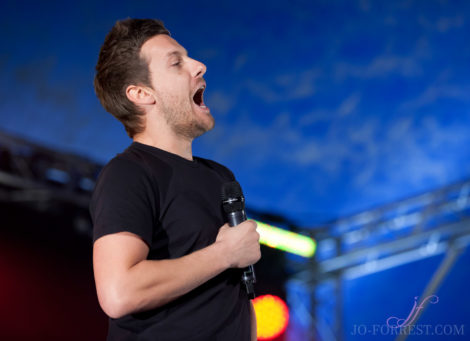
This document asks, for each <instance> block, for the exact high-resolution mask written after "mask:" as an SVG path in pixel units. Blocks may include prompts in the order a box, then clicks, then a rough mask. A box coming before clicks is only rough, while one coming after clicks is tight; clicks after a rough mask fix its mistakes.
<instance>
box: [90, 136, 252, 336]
mask: <svg viewBox="0 0 470 341" xmlns="http://www.w3.org/2000/svg"><path fill="white" fill-rule="evenodd" d="M233 180H234V177H233V174H232V173H231V172H230V171H229V170H228V169H227V168H225V167H224V166H222V165H220V164H218V163H216V162H213V161H210V160H206V159H202V158H197V157H195V158H194V160H193V161H189V160H186V159H184V158H182V157H180V156H178V155H175V154H172V153H169V152H166V151H163V150H161V149H157V148H154V147H151V146H148V145H144V144H141V143H137V142H134V143H132V144H131V145H130V146H129V147H128V148H127V149H126V150H125V151H124V152H123V153H121V154H119V155H117V156H116V157H115V158H114V159H112V160H111V161H110V162H109V163H108V164H107V165H106V166H105V167H104V169H103V171H102V172H101V174H100V176H99V179H98V182H97V184H96V187H95V191H94V193H93V197H92V201H91V205H90V212H91V216H92V219H93V225H94V227H93V241H95V240H97V239H98V238H100V237H102V236H104V235H107V234H111V233H116V232H122V231H128V232H132V233H134V234H136V235H138V236H140V237H141V238H142V239H143V240H144V241H145V243H147V244H148V246H149V248H150V249H149V254H148V257H147V259H153V260H158V259H173V258H178V257H182V256H184V255H187V254H190V253H192V252H194V251H196V250H199V249H202V248H204V247H206V246H208V245H210V244H212V243H214V242H215V239H216V236H217V233H218V230H219V228H220V226H222V225H223V224H224V223H225V217H224V214H223V211H222V205H221V188H222V184H223V183H224V182H228V181H233ZM240 275H241V270H240V269H228V270H226V271H224V272H223V273H221V274H220V275H218V276H216V277H214V278H212V279H210V280H209V281H207V282H206V283H204V284H202V285H201V286H199V287H197V288H196V289H194V290H192V291H190V292H189V293H187V294H185V295H183V296H181V297H179V298H177V299H176V300H174V301H172V302H169V303H168V304H165V305H163V306H161V307H158V308H155V309H152V310H149V311H145V312H140V313H136V314H130V315H127V316H124V317H122V318H119V319H112V318H110V319H109V331H108V340H142V341H144V340H162V341H173V340H174V341H185V340H188V341H189V340H194V341H196V340H201V341H202V340H208V341H210V340H223V341H230V340H234V341H235V340H236V341H241V340H242V341H243V340H249V339H250V308H249V300H248V297H247V295H246V293H245V291H244V289H243V288H242V287H241V285H240Z"/></svg>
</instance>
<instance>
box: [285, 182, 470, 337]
mask: <svg viewBox="0 0 470 341" xmlns="http://www.w3.org/2000/svg"><path fill="white" fill-rule="evenodd" d="M469 213H470V180H465V181H461V182H458V183H455V184H452V185H449V186H445V187H443V188H440V189H438V190H435V191H430V192H427V193H424V194H421V195H418V196H415V197H411V198H408V199H405V200H401V201H397V202H394V203H391V204H388V205H385V206H382V207H379V208H376V209H373V210H369V211H365V212H362V213H359V214H356V215H353V216H350V217H346V218H341V219H337V220H335V221H333V222H331V223H329V224H327V225H325V226H323V227H320V228H314V229H312V232H311V233H312V236H313V237H314V238H315V239H316V240H317V243H318V249H317V254H316V258H315V259H314V260H312V261H311V262H308V263H305V264H304V265H303V266H302V270H301V271H299V272H298V273H297V274H296V275H295V276H293V277H292V278H291V280H290V285H297V286H299V285H301V286H303V288H304V289H305V290H304V291H303V294H304V295H305V294H307V295H310V296H309V297H310V300H309V301H310V302H309V304H310V305H311V307H310V309H309V310H308V312H309V315H308V318H307V319H308V320H309V321H308V323H306V324H305V325H306V326H308V328H310V332H309V335H308V339H310V340H313V339H315V340H319V339H320V340H342V339H343V329H344V324H343V322H342V319H343V312H342V310H343V297H342V296H343V294H342V290H341V286H342V282H343V280H344V279H353V278H358V277H361V276H365V275H368V274H372V273H375V272H378V271H383V270H386V269H391V268H394V267H398V266H401V265H404V264H407V263H410V262H413V261H417V260H421V259H425V258H428V257H431V256H435V255H438V254H445V257H444V260H443V261H442V263H441V264H440V266H439V267H438V269H437V270H436V272H435V274H434V276H433V277H432V278H431V279H430V280H429V283H428V285H427V288H426V289H425V291H424V292H423V294H422V297H421V298H424V297H427V296H429V295H432V294H433V293H435V292H436V291H437V289H438V287H439V286H440V284H441V283H442V282H443V281H444V279H445V278H446V276H447V275H448V274H449V271H450V269H451V268H452V266H453V264H455V262H456V260H457V259H458V257H459V255H460V253H461V250H463V249H464V248H465V247H466V246H467V245H468V244H469V243H470V215H469ZM288 285H289V284H288ZM324 287H329V288H330V289H329V290H330V291H329V292H328V295H325V293H323V295H322V294H320V295H318V293H316V291H318V289H320V290H325V289H324ZM322 288H323V289H322ZM322 296H323V297H325V296H329V297H332V298H333V299H332V302H331V301H330V302H328V303H327V305H328V304H330V305H333V307H330V308H332V310H333V311H334V313H333V314H331V315H333V316H330V318H329V319H327V321H324V320H322V319H321V317H322V316H318V315H319V314H315V311H317V310H318V308H321V306H322V304H323V305H324V304H325V303H324V302H322V298H321V297H322ZM297 301H298V302H300V303H301V304H302V302H303V303H304V304H305V302H306V300H305V299H304V300H301V299H297ZM299 309H300V310H302V311H303V313H305V311H306V310H305V309H303V308H299ZM294 313H295V312H294ZM421 313H422V311H421ZM418 317H419V316H418ZM303 318H304V319H305V316H304V317H303ZM397 339H398V340H404V339H406V335H400V336H399V337H398V338H397Z"/></svg>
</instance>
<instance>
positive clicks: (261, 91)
mask: <svg viewBox="0 0 470 341" xmlns="http://www.w3.org/2000/svg"><path fill="white" fill-rule="evenodd" d="M320 75H321V72H320V71H319V70H317V69H310V70H305V71H300V72H291V73H283V74H277V75H274V76H273V77H272V78H271V79H268V80H265V79H264V80H262V81H258V80H255V79H249V80H247V81H246V82H245V86H246V87H247V88H248V90H250V91H251V93H252V94H253V95H255V96H256V97H259V98H261V99H262V100H263V101H265V102H267V103H276V102H286V101H291V100H296V99H302V98H308V97H310V96H313V95H314V94H315V93H316V89H317V86H316V82H317V80H318V79H319V77H320Z"/></svg>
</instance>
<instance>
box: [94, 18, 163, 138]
mask: <svg viewBox="0 0 470 341" xmlns="http://www.w3.org/2000/svg"><path fill="white" fill-rule="evenodd" d="M158 34H167V35H170V33H169V32H168V30H167V29H166V28H165V26H163V23H162V22H161V21H159V20H155V19H125V20H120V21H117V22H116V24H115V25H114V26H113V28H112V29H111V31H110V32H109V33H108V35H107V36H106V38H105V40H104V43H103V46H101V50H100V54H99V57H98V63H96V75H95V82H94V85H95V92H96V95H97V96H98V98H99V100H100V102H101V104H102V105H103V107H104V108H105V109H106V111H108V112H109V113H111V114H112V115H113V116H114V117H116V118H117V119H118V120H119V121H121V123H122V124H123V125H124V128H126V132H127V135H129V137H131V138H132V137H133V136H134V135H135V134H137V133H140V132H142V131H143V130H144V128H145V127H144V122H143V120H142V117H141V116H142V115H143V114H144V113H143V112H142V110H141V109H140V108H139V107H137V106H136V105H135V104H134V103H132V102H131V101H130V100H129V99H128V98H127V96H126V88H127V87H128V86H129V85H132V84H135V85H143V86H149V87H152V84H151V82H150V77H149V69H148V62H147V61H146V60H144V59H143V58H142V57H141V56H140V50H141V47H142V45H143V44H144V43H145V42H146V41H147V40H148V39H150V38H152V37H153V36H156V35H158Z"/></svg>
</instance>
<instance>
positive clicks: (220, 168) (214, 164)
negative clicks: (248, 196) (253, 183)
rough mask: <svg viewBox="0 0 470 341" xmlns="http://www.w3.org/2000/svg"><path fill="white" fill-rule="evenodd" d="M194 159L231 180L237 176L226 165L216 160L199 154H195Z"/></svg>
mask: <svg viewBox="0 0 470 341" xmlns="http://www.w3.org/2000/svg"><path fill="white" fill-rule="evenodd" d="M194 159H196V160H197V162H198V163H200V164H203V165H204V166H206V167H208V168H211V169H213V170H214V171H216V172H217V173H219V174H221V175H223V176H224V177H226V178H228V179H230V180H235V176H234V175H233V173H232V171H231V170H230V169H229V168H227V167H226V166H224V165H222V164H220V163H218V162H216V161H213V160H209V159H205V158H202V157H199V156H195V157H194Z"/></svg>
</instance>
